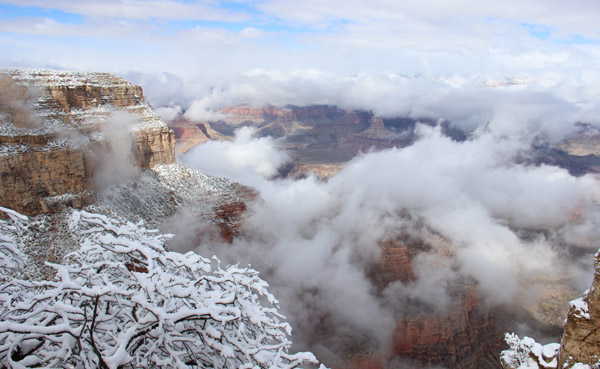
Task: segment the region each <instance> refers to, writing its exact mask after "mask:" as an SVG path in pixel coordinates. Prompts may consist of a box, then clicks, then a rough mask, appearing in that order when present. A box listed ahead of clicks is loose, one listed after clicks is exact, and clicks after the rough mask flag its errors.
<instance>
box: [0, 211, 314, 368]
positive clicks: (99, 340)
mask: <svg viewBox="0 0 600 369" xmlns="http://www.w3.org/2000/svg"><path fill="white" fill-rule="evenodd" d="M7 214H8V215H9V217H10V219H9V220H5V221H0V267H2V268H3V269H6V270H9V269H10V270H11V271H12V272H11V273H13V275H16V273H15V271H18V270H19V269H20V268H22V266H23V263H24V260H23V258H24V256H23V254H21V252H20V251H19V250H18V248H17V245H18V244H19V242H20V240H21V238H20V237H21V234H22V232H24V231H25V226H26V222H27V219H26V218H25V217H23V216H21V215H19V214H16V213H14V212H12V211H8V212H7ZM69 226H70V229H71V231H72V232H75V233H76V234H78V235H79V236H80V239H81V247H80V249H79V250H78V251H76V252H74V253H72V254H69V255H68V256H67V257H66V262H65V263H64V265H58V264H53V265H52V267H53V268H54V269H55V271H56V276H55V278H54V279H53V280H51V281H29V280H27V279H25V278H14V277H13V278H2V277H0V367H2V366H6V367H14V368H24V367H69V368H160V367H163V368H173V367H177V368H187V367H197V368H248V369H249V368H296V367H299V366H300V365H303V364H310V365H313V364H318V363H317V360H316V358H315V357H314V355H313V354H311V353H296V354H290V353H288V350H289V348H290V345H291V342H290V340H289V335H290V333H291V328H290V326H289V325H288V324H287V323H286V322H285V321H284V317H283V316H282V315H281V314H280V313H279V312H278V303H277V300H276V299H275V297H274V296H273V295H271V294H270V293H269V292H268V291H267V283H266V282H264V281H263V280H261V279H260V278H259V277H258V272H256V271H255V270H252V269H248V268H240V267H238V266H230V267H226V268H222V267H221V266H220V265H219V262H218V260H216V259H212V260H210V259H206V258H203V257H201V256H199V255H197V254H195V253H192V252H190V253H187V254H180V253H175V252H169V251H167V250H165V248H164V243H165V240H166V239H167V238H168V237H169V236H168V235H161V234H159V233H158V232H157V231H151V230H147V229H145V228H144V227H143V225H142V224H132V223H124V222H118V221H116V220H113V219H109V218H107V217H105V216H103V215H98V214H91V213H88V212H85V211H73V213H72V217H71V220H70V224H69ZM0 274H3V275H4V274H5V273H4V272H3V273H0ZM6 275H8V274H6ZM263 303H264V305H263ZM321 367H323V366H321Z"/></svg>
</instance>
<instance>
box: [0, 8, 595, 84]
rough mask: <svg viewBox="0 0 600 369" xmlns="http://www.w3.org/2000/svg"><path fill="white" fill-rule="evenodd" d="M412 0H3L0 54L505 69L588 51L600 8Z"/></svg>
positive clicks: (25, 61)
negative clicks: (1, 51) (0, 51)
mask: <svg viewBox="0 0 600 369" xmlns="http://www.w3.org/2000/svg"><path fill="white" fill-rule="evenodd" d="M419 4H420V5H416V4H415V3H413V2H401V1H384V0H378V1H370V2H362V1H340V0H330V1H321V0H304V1H299V0H262V1H245V0H234V1H213V0H207V1H191V0H188V1H176V0H148V1H145V0H128V1H126V0H105V1H90V0H83V1H81V0H79V1H76V0H56V1H46V0H19V1H17V0H12V1H10V0H9V1H4V0H3V1H0V47H1V48H2V50H3V53H2V54H3V55H2V57H1V59H0V62H1V63H2V64H3V65H5V66H15V65H25V66H33V67H37V66H39V67H43V66H54V67H57V66H62V67H64V68H75V69H84V70H86V69H91V70H95V69H106V70H108V71H116V72H127V71H144V72H162V71H166V72H175V73H180V74H185V75H187V74H194V73H196V72H198V71H199V70H203V71H207V72H208V71H210V72H213V73H222V74H227V73H243V72H245V71H248V70H254V69H257V68H259V69H269V70H270V69H276V70H279V71H281V70H283V71H285V70H298V69H317V70H324V71H331V72H334V73H341V74H346V75H352V74H355V73H369V72H382V71H384V72H394V73H396V72H400V73H407V74H411V73H412V74H418V73H445V74H448V73H453V72H454V73H459V74H465V73H468V72H477V73H492V74H494V73H495V74H502V73H509V74H510V73H518V72H519V71H522V72H524V73H531V70H532V69H535V68H533V66H532V63H531V56H532V55H534V54H535V55H536V57H537V58H538V59H539V60H540V63H539V64H540V65H543V66H544V68H546V69H547V68H548V67H550V66H552V67H556V68H557V69H564V68H567V69H568V67H569V65H568V64H569V63H572V62H573V61H572V60H570V59H571V58H582V59H587V60H588V61H589V60H592V59H593V60H595V59H596V58H597V50H598V46H599V43H598V40H599V39H600V31H599V30H598V27H596V25H595V24H596V23H595V22H596V19H597V16H598V15H600V11H599V6H598V5H596V3H595V2H593V1H578V2H570V3H569V4H568V5H566V3H564V2H558V1H542V0H535V1H530V2H527V3H526V4H523V3H522V2H519V1H514V0H510V1H507V2H502V3H501V4H500V2H487V3H486V2H481V1H480V2H476V1H472V0H459V1H455V2H452V4H448V3H447V2H444V1H434V0H430V1H424V2H420V3H419ZM511 9H514V10H511ZM580 45H585V46H586V48H585V49H581V48H580V47H579V46H580ZM557 55H560V56H561V57H557ZM507 58H508V59H510V63H508V64H504V65H503V63H502V61H503V60H504V59H507ZM140 59H142V60H144V62H143V63H140ZM152 59H154V63H152V62H151V61H152ZM565 60H566V61H568V62H565ZM448 61H451V62H452V64H451V65H447V64H446V63H447V62H448ZM549 64H552V65H549Z"/></svg>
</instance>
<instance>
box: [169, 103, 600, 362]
mask: <svg viewBox="0 0 600 369" xmlns="http://www.w3.org/2000/svg"><path fill="white" fill-rule="evenodd" d="M525 96H534V97H535V96H536V95H526V94H525V95H523V94H521V93H520V92H517V93H516V95H515V96H511V97H508V96H507V97H506V101H500V102H494V106H493V107H491V108H490V107H489V106H482V107H481V109H480V111H483V112H485V114H489V117H488V119H486V120H484V121H483V122H484V124H481V125H480V126H477V127H472V133H471V135H470V137H469V139H468V140H466V141H464V142H457V141H453V140H452V139H451V138H449V137H446V136H444V135H443V134H442V133H441V129H440V127H439V126H436V127H431V126H429V125H424V124H418V125H417V128H416V132H417V134H418V137H419V139H418V140H417V142H416V143H415V144H413V145H412V146H410V147H406V148H403V149H389V150H385V151H380V152H371V153H367V154H362V155H359V156H358V157H356V158H354V159H353V160H352V161H351V162H349V163H348V164H347V166H346V167H345V168H344V169H343V170H342V171H341V172H340V173H338V174H337V175H335V176H334V177H332V178H331V179H329V181H327V182H321V181H318V180H317V179H315V178H313V177H309V178H306V179H302V180H296V181H294V180H289V179H278V180H272V179H271V180H270V179H269V178H270V177H271V176H272V174H273V170H274V169H276V168H277V167H280V166H281V165H283V164H284V163H285V162H286V159H287V156H286V154H285V153H281V152H278V151H277V149H276V148H275V143H276V141H275V140H274V139H271V138H264V137H263V138H256V137H255V138H252V137H251V134H252V131H251V130H249V129H247V128H245V129H244V130H240V131H238V132H237V136H236V139H235V140H234V141H233V142H209V143H207V144H203V145H200V146H197V147H196V148H194V149H192V150H191V151H190V152H188V153H187V154H186V155H184V156H182V157H181V158H180V160H181V161H182V162H183V163H185V164H188V165H190V166H192V167H194V168H196V169H199V170H200V171H203V172H206V173H210V174H214V175H219V176H226V177H229V178H232V179H233V180H235V181H238V182H240V183H243V184H246V185H250V186H252V187H254V188H256V189H257V190H258V191H259V193H260V201H256V202H254V203H252V205H251V208H250V210H249V212H248V218H247V219H246V220H245V225H244V227H245V229H244V231H243V234H244V237H242V238H241V239H237V240H236V241H235V242H234V244H233V245H230V246H229V245H228V246H225V247H224V246H222V245H214V244H209V243H207V244H203V245H200V247H199V249H198V251H199V252H200V253H201V254H205V255H208V254H212V253H216V254H217V255H218V256H219V257H220V258H222V259H223V260H224V261H225V262H228V263H237V262H240V263H242V264H246V263H249V264H251V265H253V266H254V267H255V268H257V269H259V270H261V271H262V273H263V274H262V276H263V278H265V279H266V280H267V281H268V282H269V283H270V284H271V286H272V287H271V288H272V290H273V292H274V293H275V295H276V296H278V298H279V299H280V302H281V305H282V309H283V311H284V313H285V314H286V315H287V316H288V318H289V320H290V321H291V323H292V326H293V327H296V330H295V333H294V338H295V340H296V342H299V343H300V345H301V347H302V346H308V347H310V348H312V349H314V347H315V345H316V346H318V345H319V343H321V344H322V343H324V342H331V341H327V339H325V341H323V342H321V341H319V337H316V336H318V335H317V334H316V333H315V332H318V331H319V324H322V321H321V320H320V319H323V317H327V319H328V320H330V321H331V322H332V323H331V324H332V325H333V327H337V328H336V329H341V330H345V329H347V330H348V332H353V334H356V332H361V334H364V335H367V336H369V337H371V338H373V339H374V340H375V341H377V342H379V345H380V347H379V348H382V349H384V350H385V349H386V347H385V345H386V342H389V338H390V336H391V334H393V329H392V328H393V326H394V317H395V316H397V314H402V312H410V311H411V310H414V309H415V307H416V308H418V309H419V310H425V311H443V310H444V309H447V308H449V307H450V306H451V303H452V293H451V291H450V289H451V286H453V285H454V284H455V283H459V282H460V281H463V282H464V281H469V280H473V281H475V282H476V284H477V285H478V288H479V290H480V292H481V294H482V298H483V303H484V305H485V306H488V307H494V306H506V305H508V306H510V305H512V304H515V303H519V304H521V305H522V304H523V301H520V300H522V299H523V296H535V295H536V293H537V291H536V290H535V289H536V285H535V284H534V283H533V282H534V281H536V280H538V279H539V278H556V277H557V276H563V275H564V276H566V277H567V278H569V280H570V283H571V284H572V285H573V286H575V287H576V288H580V289H581V290H583V289H585V288H587V287H586V286H589V283H590V281H591V278H592V275H593V274H592V269H591V262H592V258H591V255H592V253H593V252H595V251H596V250H597V248H598V246H597V245H596V244H595V241H594V240H595V239H596V238H595V237H597V233H598V231H597V229H598V225H600V224H599V223H600V212H599V211H598V210H599V207H598V200H599V199H600V193H599V192H598V185H597V179H596V178H595V177H593V176H591V175H586V176H583V177H578V178H576V177H573V176H571V175H570V174H569V173H568V172H567V171H566V170H564V169H561V168H558V167H553V166H547V165H541V166H533V165H531V166H528V165H520V164H516V158H517V157H518V156H522V155H527V152H528V150H529V149H530V147H531V146H530V145H531V144H532V143H534V142H539V140H540V139H541V138H543V139H544V140H557V139H558V138H559V136H560V135H562V134H567V133H568V132H570V131H571V125H572V122H569V121H568V120H564V121H563V120H561V118H562V117H566V116H567V115H568V114H567V113H565V112H563V111H561V112H560V114H559V115H555V116H553V117H551V115H552V111H556V110H559V108H558V107H553V106H552V104H551V102H553V101H554V103H559V104H562V105H559V106H563V107H564V106H566V107H567V108H569V107H570V104H569V103H567V102H565V101H562V100H556V98H549V99H548V101H546V100H544V99H543V98H539V96H542V97H544V96H547V95H537V96H538V98H532V99H530V100H527V99H524V100H523V99H522V98H523V97H525ZM519 99H521V100H522V104H521V106H517V111H516V112H515V111H510V107H509V104H508V102H507V101H508V100H510V101H518V100H519ZM540 99H541V101H540ZM530 105H531V106H530ZM502 107H504V109H502ZM545 107H549V108H550V111H546V109H545ZM451 108H452V109H454V110H456V111H460V106H456V105H454V106H452V107H451ZM449 109H450V108H449ZM553 109H554V110H553ZM474 110H475V109H474ZM505 110H506V111H508V113H507V112H505ZM573 110H576V109H573ZM567 112H568V109H567ZM457 114H458V113H457ZM557 114H558V113H557ZM470 116H474V115H473V114H471V115H470ZM550 118H551V119H554V120H553V122H554V123H555V124H550V123H549V122H548V120H547V119H550ZM457 122H459V121H457ZM209 158H210V159H209ZM265 168H267V169H268V170H267V169H265ZM406 233H408V234H412V235H415V236H417V237H420V238H422V239H424V240H426V241H428V242H430V243H432V244H435V243H436V242H437V243H438V244H439V243H440V240H441V243H442V244H443V248H446V249H447V250H445V252H442V253H440V252H436V251H435V250H434V251H428V252H424V253H421V254H420V255H419V256H417V257H416V258H415V259H414V260H413V269H414V275H415V280H413V281H410V282H406V283H401V282H394V283H391V284H390V285H388V286H387V287H386V288H385V290H383V291H379V292H378V291H377V290H376V289H375V288H374V286H373V284H372V281H371V280H370V279H369V278H368V277H367V273H366V270H367V269H368V268H369V266H372V265H373V263H376V262H377V261H378V260H379V258H380V247H379V245H378V242H379V241H381V240H386V239H394V238H397V237H399V236H401V235H402V234H406ZM532 235H533V236H532ZM567 246H568V247H578V248H582V250H584V251H583V252H584V254H586V255H587V256H586V257H582V258H581V259H579V260H576V259H574V258H573V257H570V256H568V255H567V252H568V247H567ZM449 255H450V256H449ZM340 327H344V328H340ZM348 332H335V333H334V336H336V335H337V337H343V336H344V335H349V334H350V333H348ZM309 343H310V344H309ZM324 346H327V345H324ZM324 351H325V352H326V350H324ZM317 352H318V353H321V352H320V351H319V350H317ZM321 355H325V356H326V357H327V354H323V353H321Z"/></svg>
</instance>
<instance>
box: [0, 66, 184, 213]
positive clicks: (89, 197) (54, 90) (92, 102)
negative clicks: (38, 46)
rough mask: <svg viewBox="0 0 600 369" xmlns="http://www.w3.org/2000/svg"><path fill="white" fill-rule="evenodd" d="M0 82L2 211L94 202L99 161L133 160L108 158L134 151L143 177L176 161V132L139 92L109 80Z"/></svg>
mask: <svg viewBox="0 0 600 369" xmlns="http://www.w3.org/2000/svg"><path fill="white" fill-rule="evenodd" d="M0 78H1V80H0V82H1V83H0V88H1V89H2V92H1V93H0V98H1V100H0V156H2V159H3V160H2V161H1V163H0V203H1V204H2V206H5V207H9V208H12V209H14V210H16V211H18V212H20V213H23V214H27V215H35V214H38V213H41V212H51V211H56V210H57V209H58V208H59V207H60V206H74V207H82V206H85V205H88V204H91V203H93V202H94V201H95V198H96V183H95V180H94V174H95V172H96V169H97V167H98V164H99V162H100V161H102V160H108V161H110V160H113V161H114V162H113V163H110V162H109V163H104V165H105V166H110V165H114V166H115V167H117V166H120V165H121V164H123V163H120V162H119V161H120V159H122V160H128V159H127V158H120V159H119V158H118V157H115V156H114V155H113V156H112V157H109V158H107V157H106V155H105V154H106V152H107V151H114V152H118V151H124V152H127V151H130V154H131V160H132V163H131V164H132V166H133V167H137V168H139V169H142V170H144V169H148V168H152V167H153V166H155V165H157V164H168V163H173V162H174V161H175V152H174V148H175V136H174V133H173V131H171V130H170V129H169V128H168V127H167V126H166V125H165V124H164V123H163V122H162V121H161V120H160V118H159V117H158V116H157V115H156V114H154V112H153V111H152V109H151V107H150V106H149V105H148V104H147V103H146V102H145V101H144V96H143V93H142V89H141V87H139V86H134V85H132V84H131V83H129V82H127V81H124V80H123V79H121V78H119V77H116V76H113V75H110V74H105V73H72V72H61V71H47V70H3V71H1V72H0ZM128 137H130V138H128ZM123 145H124V146H126V147H125V148H123V147H122V146H123ZM129 145H130V147H128V146H129Z"/></svg>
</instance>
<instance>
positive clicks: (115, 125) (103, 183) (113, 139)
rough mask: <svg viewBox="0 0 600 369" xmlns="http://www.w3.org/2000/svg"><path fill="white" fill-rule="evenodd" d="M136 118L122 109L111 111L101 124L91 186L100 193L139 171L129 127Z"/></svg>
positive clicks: (132, 176) (128, 178) (130, 177)
mask: <svg viewBox="0 0 600 369" xmlns="http://www.w3.org/2000/svg"><path fill="white" fill-rule="evenodd" d="M138 120H139V118H138V117H136V116H134V115H133V114H131V113H128V112H124V111H115V112H112V113H111V114H110V116H109V117H108V118H107V119H106V120H105V121H104V122H103V123H102V126H101V130H102V135H103V136H104V143H103V145H104V147H103V148H102V149H101V150H95V151H94V155H96V156H97V158H96V160H95V162H96V163H98V164H97V166H96V167H95V168H94V186H95V187H96V190H97V191H98V192H99V193H100V195H102V194H103V192H104V191H106V190H109V189H110V188H111V187H112V186H114V185H117V184H120V183H123V182H125V181H127V180H130V179H132V178H135V177H136V176H137V175H139V173H140V169H139V167H138V165H136V163H135V157H134V156H135V154H134V153H135V151H134V149H135V146H134V145H135V139H134V136H133V134H132V132H131V127H132V126H133V125H134V124H135V123H136V122H137V121H138Z"/></svg>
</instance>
